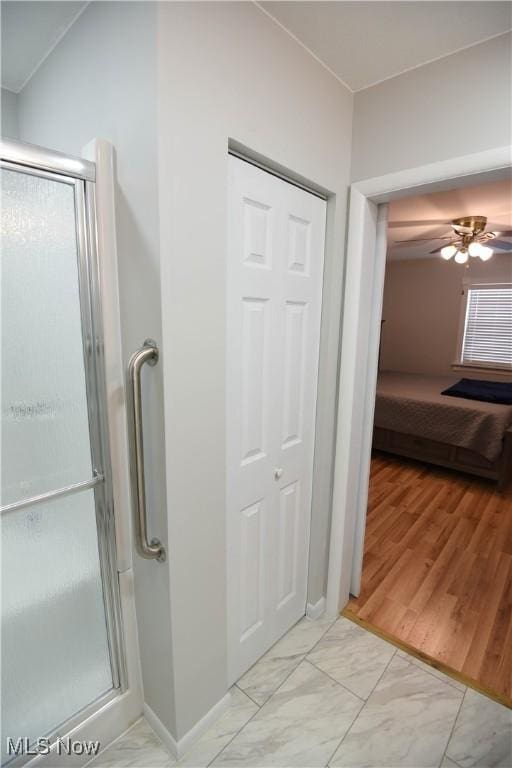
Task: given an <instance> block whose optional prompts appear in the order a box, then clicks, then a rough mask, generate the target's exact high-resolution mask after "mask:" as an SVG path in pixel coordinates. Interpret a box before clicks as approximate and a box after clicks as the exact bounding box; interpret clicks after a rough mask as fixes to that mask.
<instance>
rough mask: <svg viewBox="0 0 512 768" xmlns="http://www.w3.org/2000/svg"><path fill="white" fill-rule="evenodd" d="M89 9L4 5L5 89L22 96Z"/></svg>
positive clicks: (57, 4)
mask: <svg viewBox="0 0 512 768" xmlns="http://www.w3.org/2000/svg"><path fill="white" fill-rule="evenodd" d="M86 5H87V3H86V2H66V1H65V0H62V2H60V1H59V2H20V1H19V0H17V1H16V2H12V1H11V2H4V1H2V4H1V14H2V87H3V88H7V89H8V90H10V91H14V92H15V93H18V92H19V91H20V90H21V89H22V88H23V86H24V85H25V83H26V82H27V80H29V79H30V77H31V76H32V75H33V74H34V72H35V70H36V69H37V68H38V67H39V65H40V64H41V63H42V61H43V60H44V59H45V58H46V56H47V55H48V54H49V53H50V51H51V50H52V49H53V48H54V47H55V45H56V44H57V43H58V42H59V40H60V39H61V37H62V36H63V35H64V34H65V33H66V32H67V30H68V29H69V27H70V26H71V24H72V23H73V22H74V21H75V20H76V18H77V17H78V16H79V15H80V13H81V12H82V11H83V9H84V8H85V6H86Z"/></svg>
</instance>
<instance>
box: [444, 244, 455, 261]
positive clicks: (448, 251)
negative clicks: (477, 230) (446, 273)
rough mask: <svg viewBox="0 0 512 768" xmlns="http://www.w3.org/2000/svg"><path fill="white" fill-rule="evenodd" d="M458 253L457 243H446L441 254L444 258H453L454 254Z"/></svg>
mask: <svg viewBox="0 0 512 768" xmlns="http://www.w3.org/2000/svg"><path fill="white" fill-rule="evenodd" d="M456 253H457V248H456V246H455V245H445V247H444V248H441V256H442V258H443V259H446V261H448V259H451V257H452V256H454V255H455V254H456Z"/></svg>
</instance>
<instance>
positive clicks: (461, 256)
mask: <svg viewBox="0 0 512 768" xmlns="http://www.w3.org/2000/svg"><path fill="white" fill-rule="evenodd" d="M467 260H468V252H467V251H459V252H458V253H456V254H455V261H456V262H457V264H465V263H466V261H467Z"/></svg>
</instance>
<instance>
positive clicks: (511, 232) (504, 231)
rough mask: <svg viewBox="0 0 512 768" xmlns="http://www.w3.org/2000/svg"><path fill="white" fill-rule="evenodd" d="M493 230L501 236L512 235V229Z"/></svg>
mask: <svg viewBox="0 0 512 768" xmlns="http://www.w3.org/2000/svg"><path fill="white" fill-rule="evenodd" d="M491 232H494V234H495V235H498V236H499V237H512V229H492V230H491Z"/></svg>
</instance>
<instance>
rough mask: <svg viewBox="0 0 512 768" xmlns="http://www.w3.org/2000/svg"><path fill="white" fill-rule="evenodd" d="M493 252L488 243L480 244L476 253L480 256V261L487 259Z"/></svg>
mask: <svg viewBox="0 0 512 768" xmlns="http://www.w3.org/2000/svg"><path fill="white" fill-rule="evenodd" d="M493 253H494V251H493V249H492V248H489V246H488V245H481V246H480V251H479V253H478V255H479V256H480V258H481V259H482V261H487V259H490V258H491V256H492V255H493Z"/></svg>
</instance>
